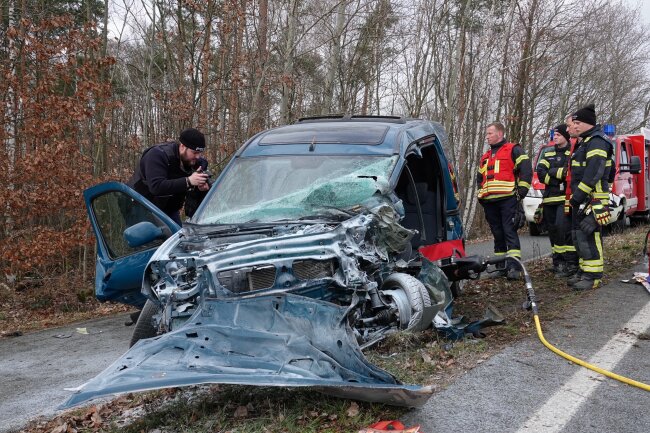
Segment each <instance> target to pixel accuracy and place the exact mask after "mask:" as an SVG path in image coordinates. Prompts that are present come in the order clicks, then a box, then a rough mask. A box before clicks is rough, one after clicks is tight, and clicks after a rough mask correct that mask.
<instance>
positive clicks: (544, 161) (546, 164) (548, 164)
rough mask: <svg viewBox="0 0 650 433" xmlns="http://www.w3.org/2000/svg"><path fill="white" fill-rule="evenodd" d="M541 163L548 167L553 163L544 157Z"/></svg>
mask: <svg viewBox="0 0 650 433" xmlns="http://www.w3.org/2000/svg"><path fill="white" fill-rule="evenodd" d="M539 163H540V164H542V165H543V166H544V167H546V168H551V163H550V162H548V161H547V160H545V159H542V160H541V161H540V162H539Z"/></svg>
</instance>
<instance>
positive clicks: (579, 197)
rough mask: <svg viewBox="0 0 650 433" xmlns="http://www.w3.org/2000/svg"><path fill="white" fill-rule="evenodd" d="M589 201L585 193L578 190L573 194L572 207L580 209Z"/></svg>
mask: <svg viewBox="0 0 650 433" xmlns="http://www.w3.org/2000/svg"><path fill="white" fill-rule="evenodd" d="M588 199H589V196H588V195H587V194H585V193H584V192H583V191H581V190H579V189H577V188H576V191H574V192H573V194H571V200H570V203H571V206H573V207H578V206H580V205H581V204H583V203H586V202H587V200H588Z"/></svg>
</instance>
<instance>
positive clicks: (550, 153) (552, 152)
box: [544, 150, 555, 158]
mask: <svg viewBox="0 0 650 433" xmlns="http://www.w3.org/2000/svg"><path fill="white" fill-rule="evenodd" d="M547 156H555V151H554V150H549V151H548V152H546V153H545V154H544V158H546V157H547Z"/></svg>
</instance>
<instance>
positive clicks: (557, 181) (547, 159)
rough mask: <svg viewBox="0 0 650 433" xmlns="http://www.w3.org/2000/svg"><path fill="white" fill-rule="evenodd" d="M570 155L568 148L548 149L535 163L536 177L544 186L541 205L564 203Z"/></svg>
mask: <svg viewBox="0 0 650 433" xmlns="http://www.w3.org/2000/svg"><path fill="white" fill-rule="evenodd" d="M570 155H571V150H570V149H569V146H566V147H565V148H558V147H557V146H555V148H554V149H549V150H547V151H546V152H544V153H543V154H542V156H541V157H540V159H539V161H538V162H537V169H536V170H535V171H536V172H537V177H538V178H539V181H540V182H542V183H543V184H544V185H546V188H544V193H543V197H544V198H543V200H542V202H543V203H548V204H551V203H564V194H565V190H566V180H565V179H566V175H567V171H568V161H569V157H570Z"/></svg>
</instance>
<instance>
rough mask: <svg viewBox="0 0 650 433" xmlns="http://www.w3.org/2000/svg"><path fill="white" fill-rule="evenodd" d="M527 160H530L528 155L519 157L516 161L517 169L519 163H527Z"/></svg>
mask: <svg viewBox="0 0 650 433" xmlns="http://www.w3.org/2000/svg"><path fill="white" fill-rule="evenodd" d="M527 159H529V158H528V155H526V154H523V155H519V158H517V159H516V160H515V167H516V166H518V165H519V163H520V162H521V161H525V160H527Z"/></svg>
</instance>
